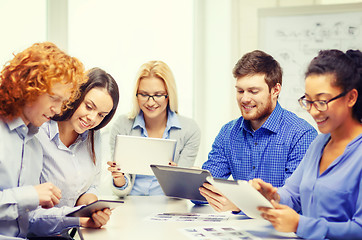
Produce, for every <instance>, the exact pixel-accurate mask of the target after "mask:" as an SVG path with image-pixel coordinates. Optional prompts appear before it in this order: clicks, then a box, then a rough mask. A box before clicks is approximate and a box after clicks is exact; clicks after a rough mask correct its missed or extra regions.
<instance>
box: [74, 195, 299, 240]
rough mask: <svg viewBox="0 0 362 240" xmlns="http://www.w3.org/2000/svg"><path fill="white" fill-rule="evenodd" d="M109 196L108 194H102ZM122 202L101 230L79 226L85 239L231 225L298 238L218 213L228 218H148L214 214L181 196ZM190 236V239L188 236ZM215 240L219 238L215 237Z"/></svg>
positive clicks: (176, 236)
mask: <svg viewBox="0 0 362 240" xmlns="http://www.w3.org/2000/svg"><path fill="white" fill-rule="evenodd" d="M102 199H112V200H114V198H112V197H102ZM123 200H124V204H122V205H121V206H119V207H117V208H116V209H114V210H113V212H112V215H111V219H110V220H109V222H108V223H107V224H106V225H105V226H103V227H102V228H101V229H87V228H82V229H81V230H80V231H81V235H83V238H84V239H85V240H91V239H97V240H106V239H107V240H112V239H125V240H128V239H135V240H138V239H158V240H163V239H172V240H180V239H188V236H186V235H185V234H184V233H183V232H182V229H184V228H191V227H193V228H197V227H216V228H217V227H235V228H239V229H241V230H245V231H246V232H248V233H250V234H252V235H253V236H255V237H258V238H261V239H298V237H296V235H295V234H294V233H280V232H277V231H276V230H274V228H273V227H272V225H271V224H270V223H269V222H267V221H265V220H260V219H250V218H247V217H246V216H238V215H233V214H231V213H221V214H225V215H227V216H228V217H229V218H228V220H226V221H222V222H204V221H191V222H188V221H162V222H160V221H152V220H149V218H150V217H151V216H156V215H157V214H160V213H202V214H217V213H216V211H214V210H213V209H212V208H211V207H210V206H209V205H194V204H193V203H192V202H191V201H189V200H185V199H174V198H168V197H165V196H127V197H126V198H124V199H123ZM190 239H191V238H190ZM218 239H219V238H218Z"/></svg>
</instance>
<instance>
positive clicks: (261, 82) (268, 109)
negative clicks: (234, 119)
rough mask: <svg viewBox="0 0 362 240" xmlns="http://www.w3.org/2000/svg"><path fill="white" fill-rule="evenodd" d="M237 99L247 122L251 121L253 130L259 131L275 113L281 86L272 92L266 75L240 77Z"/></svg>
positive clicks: (274, 88)
mask: <svg viewBox="0 0 362 240" xmlns="http://www.w3.org/2000/svg"><path fill="white" fill-rule="evenodd" d="M235 88H236V99H237V102H238V105H239V108H240V111H241V114H242V116H243V118H244V119H245V120H250V122H251V125H252V127H253V129H255V130H256V129H258V128H259V127H260V126H261V125H263V123H264V122H265V121H266V119H268V117H269V116H270V114H271V113H272V112H273V110H274V108H275V106H276V103H277V99H278V95H279V93H280V85H279V84H277V85H276V86H274V87H273V88H272V89H271V91H269V87H268V85H267V84H266V82H265V75H264V74H257V75H252V76H244V77H240V78H238V79H237V80H236V85H235Z"/></svg>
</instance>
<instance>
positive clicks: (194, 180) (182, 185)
mask: <svg viewBox="0 0 362 240" xmlns="http://www.w3.org/2000/svg"><path fill="white" fill-rule="evenodd" d="M151 168H152V171H153V172H154V173H155V176H156V178H157V180H158V182H159V184H160V185H161V188H162V190H163V192H164V193H165V195H166V196H168V197H176V198H185V199H190V200H197V201H206V199H205V198H204V197H203V196H202V195H201V194H200V191H199V187H201V186H202V184H204V182H206V177H208V176H211V174H210V172H209V171H207V170H205V169H198V168H185V167H176V166H162V165H151Z"/></svg>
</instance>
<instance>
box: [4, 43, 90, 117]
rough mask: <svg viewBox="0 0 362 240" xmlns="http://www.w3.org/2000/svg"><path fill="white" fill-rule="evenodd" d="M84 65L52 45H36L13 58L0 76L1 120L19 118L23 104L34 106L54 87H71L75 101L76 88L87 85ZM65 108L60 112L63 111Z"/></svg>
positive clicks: (72, 97)
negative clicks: (63, 85) (66, 85)
mask: <svg viewBox="0 0 362 240" xmlns="http://www.w3.org/2000/svg"><path fill="white" fill-rule="evenodd" d="M86 80H87V76H86V74H85V71H84V66H83V64H82V63H81V62H80V61H79V60H78V59H76V58H74V57H71V56H69V55H67V54H66V53H65V52H63V51H61V50H60V49H59V48H58V47H57V46H56V45H55V44H53V43H51V42H43V43H35V44H33V45H32V46H31V47H29V48H27V49H25V50H24V51H22V52H20V53H18V54H16V55H15V56H14V58H13V59H12V60H10V61H9V62H8V63H7V64H6V65H5V67H4V69H3V70H2V71H1V74H0V118H1V119H3V120H12V119H14V118H16V117H18V116H20V114H21V111H22V109H23V107H24V105H25V103H31V102H34V101H35V100H36V99H37V98H38V97H39V96H40V95H42V94H44V93H49V94H52V92H51V89H52V86H53V85H54V84H56V83H62V84H70V85H71V89H70V91H71V97H70V99H69V102H72V101H74V100H75V99H76V98H77V96H78V94H79V92H78V91H79V86H80V85H81V84H83V83H84V82H86ZM66 107H67V104H64V107H63V109H66Z"/></svg>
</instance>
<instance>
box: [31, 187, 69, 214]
mask: <svg viewBox="0 0 362 240" xmlns="http://www.w3.org/2000/svg"><path fill="white" fill-rule="evenodd" d="M34 188H35V190H36V191H37V193H38V197H39V205H40V206H42V207H43V208H52V207H54V206H55V205H57V204H58V203H59V199H60V198H61V197H62V195H61V191H60V189H59V188H57V187H56V186H54V185H53V184H52V183H50V182H47V183H43V184H40V185H36V186H34Z"/></svg>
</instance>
